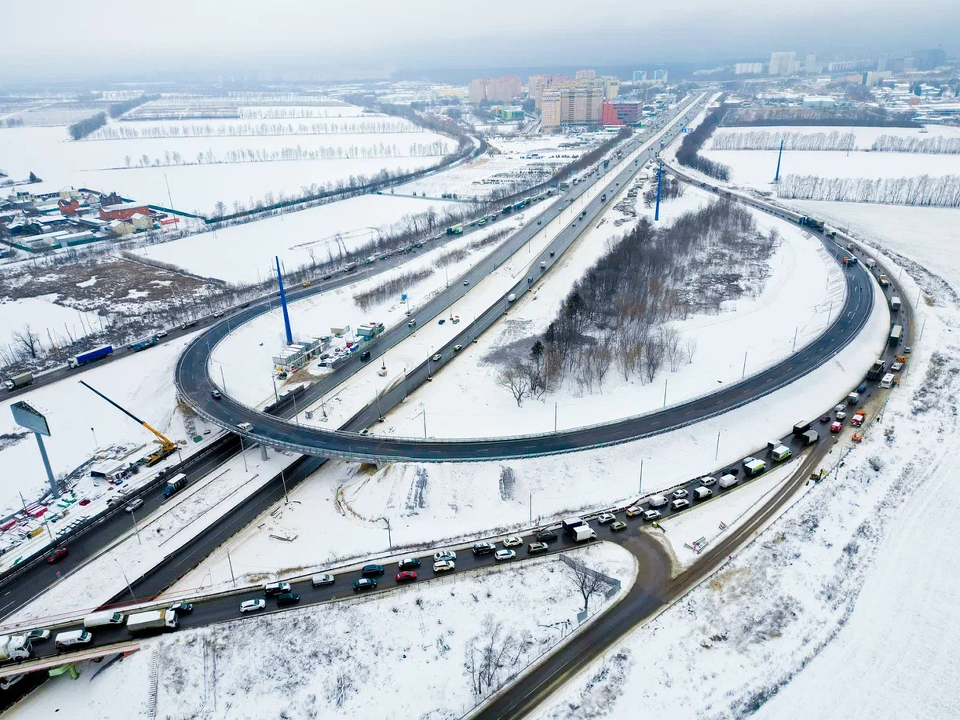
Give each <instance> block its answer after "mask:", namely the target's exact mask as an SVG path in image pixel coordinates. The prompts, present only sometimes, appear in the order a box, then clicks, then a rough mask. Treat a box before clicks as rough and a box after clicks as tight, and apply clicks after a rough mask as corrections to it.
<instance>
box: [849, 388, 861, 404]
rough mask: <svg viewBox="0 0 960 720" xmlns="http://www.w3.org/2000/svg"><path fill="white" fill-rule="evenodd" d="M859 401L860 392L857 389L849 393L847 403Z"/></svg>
mask: <svg viewBox="0 0 960 720" xmlns="http://www.w3.org/2000/svg"><path fill="white" fill-rule="evenodd" d="M859 402H860V393H858V392H857V391H853V392H852V393H850V394H849V395H847V405H856V404H857V403H859Z"/></svg>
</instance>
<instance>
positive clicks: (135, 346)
mask: <svg viewBox="0 0 960 720" xmlns="http://www.w3.org/2000/svg"><path fill="white" fill-rule="evenodd" d="M158 342H160V338H158V337H157V336H156V335H151V336H150V337H146V338H143V339H141V340H135V341H134V342H132V343H130V344H129V345H128V346H127V349H128V350H133V352H140V351H141V350H146V349H147V348H148V347H153V346H154V345H156V344H157V343H158Z"/></svg>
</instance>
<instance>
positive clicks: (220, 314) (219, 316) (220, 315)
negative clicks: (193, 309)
mask: <svg viewBox="0 0 960 720" xmlns="http://www.w3.org/2000/svg"><path fill="white" fill-rule="evenodd" d="M213 316H214V317H215V318H222V317H223V310H217V311H216V312H215V313H214V314H213Z"/></svg>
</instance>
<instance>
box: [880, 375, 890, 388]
mask: <svg viewBox="0 0 960 720" xmlns="http://www.w3.org/2000/svg"><path fill="white" fill-rule="evenodd" d="M880 387H882V388H891V387H893V373H887V374H886V375H884V376H883V380H881V381H880Z"/></svg>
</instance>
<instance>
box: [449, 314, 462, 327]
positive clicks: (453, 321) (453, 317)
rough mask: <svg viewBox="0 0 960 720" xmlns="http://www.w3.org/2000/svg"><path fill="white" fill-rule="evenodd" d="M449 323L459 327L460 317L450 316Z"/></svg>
mask: <svg viewBox="0 0 960 720" xmlns="http://www.w3.org/2000/svg"><path fill="white" fill-rule="evenodd" d="M450 322H452V323H453V324H454V325H459V324H460V316H459V315H451V316H450Z"/></svg>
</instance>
